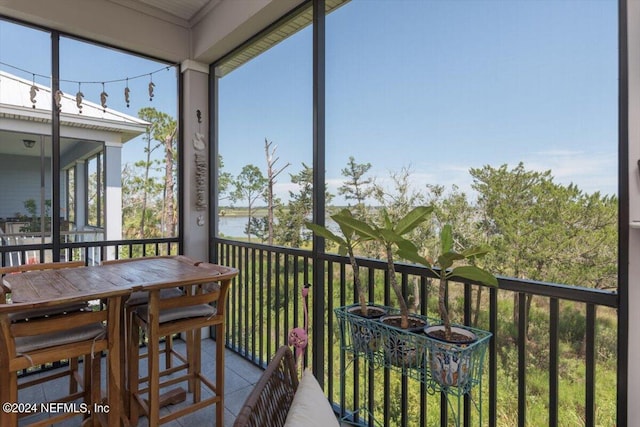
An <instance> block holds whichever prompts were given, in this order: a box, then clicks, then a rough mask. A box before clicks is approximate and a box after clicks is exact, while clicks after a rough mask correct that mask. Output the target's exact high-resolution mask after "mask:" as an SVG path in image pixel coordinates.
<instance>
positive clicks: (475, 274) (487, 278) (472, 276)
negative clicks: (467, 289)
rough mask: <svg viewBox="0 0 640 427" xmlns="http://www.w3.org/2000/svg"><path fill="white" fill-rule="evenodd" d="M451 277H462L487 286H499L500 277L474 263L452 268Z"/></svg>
mask: <svg viewBox="0 0 640 427" xmlns="http://www.w3.org/2000/svg"><path fill="white" fill-rule="evenodd" d="M449 277H460V278H462V279H467V280H472V281H474V282H477V283H482V284H484V285H487V286H498V279H496V277H495V276H494V275H493V274H491V273H489V272H488V271H485V270H483V269H481V268H478V267H476V266H474V265H463V266H460V267H456V268H454V269H453V270H451V272H450V273H449Z"/></svg>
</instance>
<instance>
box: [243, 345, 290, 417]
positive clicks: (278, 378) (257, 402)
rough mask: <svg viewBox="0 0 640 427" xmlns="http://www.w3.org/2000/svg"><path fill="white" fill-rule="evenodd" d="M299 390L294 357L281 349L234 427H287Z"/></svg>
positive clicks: (255, 388) (250, 395)
mask: <svg viewBox="0 0 640 427" xmlns="http://www.w3.org/2000/svg"><path fill="white" fill-rule="evenodd" d="M297 389H298V376H297V373H296V367H295V360H294V358H293V354H292V353H291V350H290V349H289V347H287V346H282V347H280V348H279V349H278V351H277V352H276V355H275V356H274V357H273V359H272V360H271V362H270V363H269V365H268V366H267V369H266V370H265V371H264V373H263V374H262V377H261V378H260V381H258V383H257V384H256V386H255V387H254V389H253V390H252V391H251V394H249V396H248V397H247V400H246V401H245V402H244V406H243V407H242V409H241V410H240V413H239V414H238V417H237V418H236V420H235V422H234V424H233V425H234V427H264V426H270V427H281V426H284V423H285V421H286V419H287V414H288V413H289V408H290V407H291V402H292V401H293V396H294V394H295V393H296V390H297Z"/></svg>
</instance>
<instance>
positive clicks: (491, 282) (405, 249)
mask: <svg viewBox="0 0 640 427" xmlns="http://www.w3.org/2000/svg"><path fill="white" fill-rule="evenodd" d="M489 251H491V248H490V247H489V246H486V245H479V246H473V247H471V248H469V249H465V250H463V251H462V252H456V251H455V250H454V249H453V231H452V229H451V225H450V224H447V225H445V226H444V227H442V230H441V231H440V255H439V256H438V257H437V258H436V259H435V260H432V259H430V258H423V257H422V256H420V255H419V254H418V250H417V248H416V247H415V246H411V245H403V246H402V247H401V248H400V250H399V252H398V255H399V256H401V257H402V258H405V259H406V260H408V261H412V262H415V263H416V264H422V265H424V266H426V267H427V268H428V269H429V270H431V272H432V273H433V274H434V275H436V276H437V277H438V279H439V287H438V311H439V314H440V319H441V320H442V323H443V325H444V330H445V339H446V340H451V320H450V319H449V311H448V310H447V302H446V290H447V281H448V280H449V279H451V278H455V277H457V278H460V279H466V280H471V281H473V282H476V283H482V284H484V285H487V286H498V279H496V277H495V276H494V275H493V274H491V273H489V272H487V271H485V270H483V269H481V268H479V267H476V266H475V265H471V264H468V262H469V261H471V260H473V259H476V258H479V257H482V256H484V255H486V254H487V253H488V252H489ZM459 261H466V262H467V264H466V265H457V266H454V264H455V263H456V262H459ZM451 267H453V268H451ZM436 269H438V270H437V271H436Z"/></svg>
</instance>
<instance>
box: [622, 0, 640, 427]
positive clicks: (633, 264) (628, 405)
mask: <svg viewBox="0 0 640 427" xmlns="http://www.w3.org/2000/svg"><path fill="white" fill-rule="evenodd" d="M620 8H621V10H620V34H621V37H620V52H621V54H620V57H621V61H620V108H619V110H620V111H619V114H620V148H621V150H620V165H621V166H620V222H621V224H620V228H619V229H620V233H621V236H620V255H619V257H620V258H619V259H620V265H619V266H618V268H619V270H620V273H619V277H620V281H619V284H618V286H619V294H620V309H619V321H618V328H619V330H620V333H619V334H618V338H619V341H620V342H621V343H622V344H621V345H619V348H620V352H619V353H621V354H619V355H618V357H619V363H618V370H619V375H618V382H619V384H618V406H619V407H618V425H627V424H629V425H631V424H632V423H635V422H637V420H640V405H638V404H637V402H640V364H638V363H636V361H637V360H638V356H640V334H638V332H637V328H638V326H639V325H640V310H637V309H634V310H630V307H638V305H640V262H638V261H639V260H640V228H635V227H640V166H639V165H638V161H639V160H640V2H638V1H635V0H625V1H621V2H620ZM625 30H626V31H625ZM627 105H628V111H626V109H625V107H626V106H627ZM627 140H628V147H625V142H626V141H627ZM625 162H626V164H625ZM627 249H628V252H627V251H626V250H627ZM625 252H627V253H625ZM625 342H626V343H627V345H628V347H627V351H626V353H625V351H624V350H625V348H624V343H625ZM630 361H631V362H630ZM625 373H626V375H625ZM625 390H626V391H627V394H626V395H624V394H622V393H623V392H624V391H625ZM625 412H626V413H625ZM625 416H626V418H624V417H625Z"/></svg>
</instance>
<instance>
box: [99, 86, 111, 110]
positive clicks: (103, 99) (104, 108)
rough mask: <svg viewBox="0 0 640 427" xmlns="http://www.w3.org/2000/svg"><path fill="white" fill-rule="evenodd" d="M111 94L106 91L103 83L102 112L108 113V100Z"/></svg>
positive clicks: (101, 95)
mask: <svg viewBox="0 0 640 427" xmlns="http://www.w3.org/2000/svg"><path fill="white" fill-rule="evenodd" d="M108 97H109V94H108V93H107V92H105V91H104V83H102V92H101V93H100V105H102V112H105V111H107V98H108Z"/></svg>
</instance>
